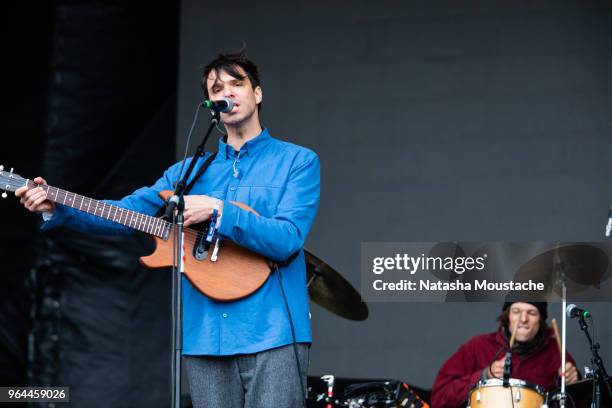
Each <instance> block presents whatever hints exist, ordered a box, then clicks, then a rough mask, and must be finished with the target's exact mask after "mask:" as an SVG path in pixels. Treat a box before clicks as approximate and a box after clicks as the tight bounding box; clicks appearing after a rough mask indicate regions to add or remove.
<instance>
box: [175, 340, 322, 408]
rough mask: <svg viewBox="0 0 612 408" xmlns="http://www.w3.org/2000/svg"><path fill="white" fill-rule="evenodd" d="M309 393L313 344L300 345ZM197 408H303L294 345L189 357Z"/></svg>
mask: <svg viewBox="0 0 612 408" xmlns="http://www.w3.org/2000/svg"><path fill="white" fill-rule="evenodd" d="M297 350H298V356H299V360H300V368H301V369H302V372H301V380H302V383H303V384H304V390H306V373H307V372H308V355H309V350H310V345H309V344H305V343H298V344H297ZM184 359H185V366H186V368H187V376H188V377H189V387H190V391H191V401H192V402H193V406H194V407H195V408H243V407H244V408H301V407H302V406H303V405H302V390H301V389H300V383H299V381H298V378H297V368H296V361H295V353H294V351H293V345H291V344H289V345H288V346H283V347H279V348H275V349H271V350H266V351H262V352H259V353H255V354H240V355H235V356H221V357H215V356H185V357H184Z"/></svg>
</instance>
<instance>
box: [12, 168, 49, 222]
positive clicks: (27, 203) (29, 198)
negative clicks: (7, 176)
mask: <svg viewBox="0 0 612 408" xmlns="http://www.w3.org/2000/svg"><path fill="white" fill-rule="evenodd" d="M34 182H35V183H36V184H38V185H46V184H47V182H46V181H45V179H43V178H42V177H36V178H35V179H34ZM15 195H16V196H17V197H19V198H20V200H19V202H20V203H21V204H23V206H24V207H25V208H27V209H28V210H30V211H32V212H43V213H44V212H48V213H52V212H54V211H55V204H54V203H53V202H52V201H50V200H47V193H46V192H45V191H44V190H43V189H42V188H40V187H33V188H30V187H27V186H24V187H20V188H18V189H17V190H15Z"/></svg>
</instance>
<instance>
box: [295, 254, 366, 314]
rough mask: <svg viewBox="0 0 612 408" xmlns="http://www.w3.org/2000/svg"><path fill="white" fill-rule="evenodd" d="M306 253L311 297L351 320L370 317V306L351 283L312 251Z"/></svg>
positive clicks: (322, 305) (320, 304)
mask: <svg viewBox="0 0 612 408" xmlns="http://www.w3.org/2000/svg"><path fill="white" fill-rule="evenodd" d="M304 254H305V255H306V277H307V279H308V294H309V295H310V299H312V301H313V302H315V303H316V304H318V305H319V306H321V307H323V308H325V309H327V310H328V311H330V312H332V313H334V314H337V315H338V316H340V317H344V318H345V319H349V320H357V321H362V320H365V319H367V318H368V314H369V312H368V306H367V305H366V304H365V303H364V302H363V301H362V300H361V295H359V292H357V291H356V290H355V289H354V288H353V287H352V286H351V284H350V283H349V282H348V281H347V280H346V279H344V278H343V277H342V275H340V273H338V272H337V271H335V270H334V269H333V268H332V267H331V266H329V265H328V264H326V263H325V262H323V261H322V260H321V259H319V258H318V257H317V256H315V255H314V254H313V253H312V252H310V251H308V250H307V249H304Z"/></svg>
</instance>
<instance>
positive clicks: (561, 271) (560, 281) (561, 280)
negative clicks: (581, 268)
mask: <svg viewBox="0 0 612 408" xmlns="http://www.w3.org/2000/svg"><path fill="white" fill-rule="evenodd" d="M553 262H554V264H555V266H556V268H555V269H556V270H557V272H558V276H557V285H560V286H561V296H562V302H561V392H560V393H559V394H558V395H557V399H558V400H559V407H561V408H565V401H566V399H567V395H566V393H565V364H566V354H567V352H566V338H567V329H566V327H565V323H566V319H567V316H566V313H565V309H566V306H567V285H566V279H567V276H566V274H565V268H564V266H563V262H562V261H561V257H560V256H559V251H558V248H557V251H556V252H555V256H554V261H553Z"/></svg>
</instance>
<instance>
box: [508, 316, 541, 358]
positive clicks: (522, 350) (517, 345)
mask: <svg viewBox="0 0 612 408" xmlns="http://www.w3.org/2000/svg"><path fill="white" fill-rule="evenodd" d="M547 335H548V326H547V325H546V322H540V328H539V329H538V332H537V333H536V335H535V336H533V339H531V340H529V341H518V340H516V341H515V342H514V347H513V349H512V350H513V351H514V352H515V353H517V354H518V355H519V356H521V357H527V356H528V355H530V354H533V353H537V352H538V351H539V350H540V349H541V348H542V347H543V346H544V343H545V342H546V337H547ZM511 336H512V333H510V330H509V329H508V326H504V337H505V338H506V341H507V342H508V343H509V342H510V337H511Z"/></svg>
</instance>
